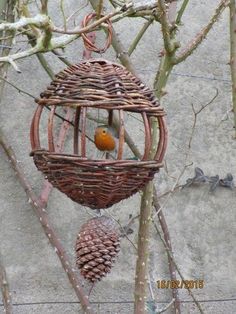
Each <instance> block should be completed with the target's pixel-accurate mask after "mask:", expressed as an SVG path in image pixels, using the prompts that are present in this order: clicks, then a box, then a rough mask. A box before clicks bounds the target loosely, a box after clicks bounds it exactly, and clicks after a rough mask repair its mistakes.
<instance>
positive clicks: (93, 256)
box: [76, 216, 120, 282]
mask: <svg viewBox="0 0 236 314" xmlns="http://www.w3.org/2000/svg"><path fill="white" fill-rule="evenodd" d="M119 246H120V233H119V230H118V228H117V227H116V224H115V222H114V221H113V220H112V219H111V218H109V217H106V216H101V217H97V218H92V219H90V220H89V221H87V222H86V223H85V224H84V225H83V226H82V228H81V230H80V233H79V234H78V237H77V241H76V256H77V258H76V264H77V266H78V268H79V269H80V273H81V275H82V276H83V277H84V278H85V279H87V280H89V281H91V282H95V281H97V280H101V278H102V277H104V276H105V275H106V274H107V273H108V272H110V270H111V267H112V264H113V262H114V260H115V258H116V255H117V253H118V252H119Z"/></svg>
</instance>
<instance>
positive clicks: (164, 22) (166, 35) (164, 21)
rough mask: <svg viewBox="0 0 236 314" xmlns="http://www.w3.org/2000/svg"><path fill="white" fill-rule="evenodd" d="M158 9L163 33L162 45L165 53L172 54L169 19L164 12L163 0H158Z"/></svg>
mask: <svg viewBox="0 0 236 314" xmlns="http://www.w3.org/2000/svg"><path fill="white" fill-rule="evenodd" d="M158 5H159V10H160V23H161V28H162V33H163V41H164V47H165V51H166V53H167V54H172V53H173V51H174V45H173V43H172V41H171V29H170V24H169V19H168V16H167V12H166V4H165V1H164V0H158Z"/></svg>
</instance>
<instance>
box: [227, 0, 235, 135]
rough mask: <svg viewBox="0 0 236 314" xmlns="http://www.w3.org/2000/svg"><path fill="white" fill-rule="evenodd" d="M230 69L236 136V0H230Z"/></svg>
mask: <svg viewBox="0 0 236 314" xmlns="http://www.w3.org/2000/svg"><path fill="white" fill-rule="evenodd" d="M229 9H230V10H229V14H230V20H229V24H230V70H231V80H232V101H233V112H234V128H235V138H236V4H235V0H230V5H229Z"/></svg>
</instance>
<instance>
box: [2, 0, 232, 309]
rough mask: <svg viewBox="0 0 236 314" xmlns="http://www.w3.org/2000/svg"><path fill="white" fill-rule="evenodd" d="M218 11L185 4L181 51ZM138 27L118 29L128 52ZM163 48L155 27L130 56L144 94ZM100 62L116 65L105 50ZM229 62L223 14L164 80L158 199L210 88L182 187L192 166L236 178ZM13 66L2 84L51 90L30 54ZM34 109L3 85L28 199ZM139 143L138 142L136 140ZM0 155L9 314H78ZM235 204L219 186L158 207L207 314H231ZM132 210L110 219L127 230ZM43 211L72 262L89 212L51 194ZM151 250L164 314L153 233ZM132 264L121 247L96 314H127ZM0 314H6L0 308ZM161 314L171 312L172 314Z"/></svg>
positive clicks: (160, 261)
mask: <svg viewBox="0 0 236 314" xmlns="http://www.w3.org/2000/svg"><path fill="white" fill-rule="evenodd" d="M49 3H50V14H51V15H52V16H53V18H54V21H55V23H56V21H57V23H56V24H57V25H60V23H61V21H62V19H61V15H60V11H59V4H58V3H59V2H58V1H49ZM216 4H217V1H216V0H208V1H207V2H206V1H190V4H189V7H188V9H187V11H186V14H185V16H184V19H183V21H184V25H183V27H182V28H181V32H180V33H179V37H180V39H181V41H182V42H183V43H187V42H188V41H189V40H190V39H191V38H192V37H193V35H194V34H196V33H197V32H198V31H199V30H200V29H201V27H202V26H203V25H205V24H206V22H207V21H208V19H209V17H210V16H211V14H212V12H213V10H214V7H215V6H216ZM65 5H66V14H67V15H69V14H70V13H71V12H73V11H74V10H75V9H76V8H77V7H79V6H80V5H81V3H78V2H77V1H69V0H68V1H65ZM90 11H91V8H90V7H89V5H88V6H87V7H86V8H85V9H83V10H82V11H81V14H80V15H79V17H78V19H79V20H81V19H82V17H83V16H84V14H85V12H90ZM141 25H142V20H141V19H125V20H123V21H122V22H119V23H117V24H115V29H116V30H117V32H118V34H119V36H120V39H121V41H122V42H123V43H124V45H125V46H126V48H127V47H128V46H129V44H130V43H131V42H132V38H133V37H134V35H135V34H136V32H137V30H138V28H139V27H141ZM103 38H104V37H103V35H102V34H98V42H99V41H101V42H102V40H103ZM18 45H19V46H20V47H22V49H23V48H24V47H25V44H24V43H19V44H18ZM161 49H162V40H161V35H160V32H159V26H158V25H156V24H155V25H152V26H151V27H150V28H149V30H148V31H147V33H146V34H145V36H144V37H143V39H142V41H141V43H140V45H139V46H138V48H137V49H136V50H135V52H134V54H133V55H132V60H133V62H134V64H135V66H136V68H137V72H138V73H139V75H140V77H141V78H142V80H143V81H144V82H145V83H146V84H147V85H149V86H150V87H152V82H153V79H154V76H155V73H156V70H157V67H158V62H159V58H158V53H159V52H160V51H161ZM82 51H83V46H82V42H81V40H78V41H75V42H74V43H73V44H71V45H69V46H68V49H67V50H66V54H67V56H68V58H69V60H70V61H73V62H78V61H79V60H80V59H81V57H82ZM104 57H105V58H107V59H109V60H111V61H116V56H115V53H114V52H113V51H112V49H110V50H109V51H108V52H107V53H106V54H105V55H104ZM46 58H47V60H48V61H49V62H50V64H51V65H52V67H53V69H54V71H55V72H57V71H59V70H60V69H63V68H64V65H63V64H62V63H60V62H59V61H57V60H56V59H55V57H53V56H52V55H51V54H50V53H47V54H46ZM228 62H229V37H228V11H227V10H226V12H225V13H224V14H223V16H222V18H221V19H220V20H219V22H218V23H217V24H216V25H215V26H214V28H213V30H212V31H211V32H210V34H209V36H208V37H207V39H206V40H204V42H203V44H202V45H201V47H200V48H199V49H197V51H196V52H195V53H194V55H192V56H191V57H189V59H188V60H187V61H186V62H184V63H183V64H181V65H178V66H177V67H176V68H175V70H174V71H173V73H172V75H171V77H170V80H169V83H168V86H167V92H168V93H167V95H166V96H165V97H164V98H163V101H162V105H163V107H164V108H165V110H166V111H167V120H168V128H169V144H168V151H167V155H166V164H167V168H168V173H167V172H166V171H165V170H164V169H162V170H161V172H160V174H159V175H157V176H156V177H155V185H156V188H157V190H158V192H159V193H160V194H162V193H163V192H165V191H167V190H168V189H170V188H171V187H172V186H173V184H174V183H175V181H176V179H173V178H172V177H175V178H177V177H178V176H179V174H180V172H181V171H182V168H183V166H184V159H185V154H186V151H187V145H188V141H189V137H190V134H191V127H192V123H193V112H192V109H191V104H194V106H195V107H196V108H200V107H201V105H204V104H206V103H207V102H208V101H209V100H210V99H211V98H212V97H213V96H214V94H215V89H216V88H217V89H218V92H219V95H218V97H217V98H216V99H215V101H214V102H213V103H212V104H211V105H209V106H208V107H207V108H206V109H205V110H204V111H203V112H202V113H201V114H200V115H199V116H198V121H197V125H196V129H195V133H194V137H193V142H192V148H191V152H190V156H189V160H188V162H189V163H191V162H192V166H190V167H188V168H187V170H186V172H185V174H184V176H183V178H181V183H184V182H185V180H186V179H187V178H189V177H192V176H193V174H194V168H195V167H196V166H198V167H200V168H202V169H203V170H204V172H205V173H206V174H207V175H209V176H213V175H216V174H219V176H220V177H225V175H226V174H227V173H228V172H231V173H232V174H233V175H234V176H235V175H236V158H235V157H236V141H235V139H234V138H233V134H234V132H233V114H232V113H231V112H229V114H228V118H227V117H226V113H227V112H228V111H229V110H230V108H231V94H230V89H231V85H230V71H229V66H228V65H227V63H228ZM19 66H20V68H21V70H22V73H21V74H17V73H16V72H14V70H11V71H10V75H9V80H10V81H11V82H14V84H16V85H17V86H19V87H20V88H22V89H24V90H26V91H29V92H30V93H32V94H33V95H36V96H37V95H38V94H39V93H40V92H41V91H42V90H44V88H45V87H46V86H47V84H48V83H49V82H50V80H49V78H48V76H47V74H45V72H44V70H43V69H42V68H41V67H40V65H39V63H38V61H37V58H36V57H35V56H32V57H30V58H28V59H27V60H22V61H20V62H19ZM34 109H35V104H34V103H33V102H32V99H30V98H29V97H27V96H24V95H21V94H19V93H18V92H17V91H16V90H15V89H13V88H12V87H10V86H6V88H5V93H4V99H3V100H2V104H1V107H0V114H1V122H0V123H1V127H3V129H4V131H5V133H6V134H7V135H8V138H9V141H10V143H11V145H12V146H13V147H14V149H15V151H16V153H17V156H18V159H19V162H20V164H21V165H22V167H23V168H24V171H25V174H26V176H27V178H28V179H29V180H30V182H31V183H32V185H33V187H34V190H35V192H36V193H39V192H40V189H41V187H42V182H43V177H42V175H41V174H40V173H39V172H38V171H37V170H36V167H35V166H34V164H33V161H32V159H31V158H30V157H29V152H30V143H29V126H30V122H31V118H32V115H33V112H34ZM136 140H137V141H139V140H140V138H137V139H136ZM140 141H141V140H140ZM0 156H1V158H0V221H1V227H0V239H1V240H0V251H1V253H2V254H3V256H4V263H5V266H6V270H7V274H8V277H9V281H10V287H11V291H12V297H13V302H14V303H16V304H18V305H17V306H15V307H14V313H16V314H28V313H40V314H41V313H45V314H49V313H53V314H54V313H58V314H64V313H68V314H72V313H78V311H80V310H79V309H80V306H79V305H78V304H74V303H73V302H76V301H77V299H76V297H75V294H74V291H73V290H72V288H71V286H70V284H69V282H68V280H67V278H66V275H65V274H64V272H63V271H62V268H61V266H60V263H59V261H58V259H57V256H56V254H55V253H54V251H53V249H52V248H51V247H50V245H49V243H48V241H47V239H46V237H45V236H44V234H43V232H42V228H41V226H40V224H39V222H38V220H37V218H36V216H35V214H34V212H33V211H32V209H31V207H30V205H29V204H28V200H27V199H26V197H25V194H24V191H23V190H22V188H21V186H20V185H19V183H18V181H17V180H16V177H15V174H14V172H13V170H12V169H11V167H10V165H9V162H8V160H7V158H6V156H5V155H4V153H3V150H2V149H1V148H0ZM235 200H236V199H235V190H234V191H230V190H228V189H224V188H218V189H217V190H216V191H215V192H214V193H210V192H209V186H199V187H189V188H186V189H184V190H181V191H178V192H176V193H173V194H172V195H171V196H170V197H168V198H162V199H161V204H163V210H164V214H165V217H166V220H167V223H168V226H169V229H170V234H171V238H172V244H173V250H174V254H175V258H176V261H177V263H178V265H179V267H180V269H181V271H182V273H183V275H184V276H185V277H186V278H187V279H204V281H205V286H204V289H202V290H200V289H198V290H197V289H196V290H193V292H194V294H195V296H196V297H197V298H198V299H199V300H203V302H202V303H201V305H202V307H203V309H204V311H205V313H209V314H211V313H217V314H220V313H224V314H234V313H235V312H236V288H235V287H236V275H235V260H236V250H235V236H236V226H235V215H236V214H235V209H236V208H235ZM139 202H140V196H139V195H138V194H137V195H135V196H134V197H132V198H130V199H128V200H125V201H122V202H120V203H119V204H117V205H115V206H113V207H112V208H110V209H109V210H108V212H109V213H110V214H111V215H112V216H113V217H115V218H116V219H119V220H120V222H121V223H125V222H126V221H127V219H128V216H129V214H133V215H136V214H137V213H138V211H139ZM48 212H49V216H50V219H51V221H52V222H53V225H54V226H55V228H56V230H57V232H58V234H59V236H60V239H61V241H62V242H63V245H64V246H65V247H66V249H67V251H68V253H69V255H70V257H71V259H72V260H74V251H73V247H74V243H75V238H76V235H77V233H78V231H79V228H80V226H81V225H82V224H83V223H84V222H85V221H86V220H87V219H89V218H90V217H91V215H94V212H93V211H91V210H89V209H87V208H84V207H82V206H80V205H78V204H76V203H73V202H72V201H71V200H70V199H68V198H67V197H66V196H65V195H63V194H62V193H60V192H59V191H57V190H53V193H52V195H51V197H50V201H49V205H48ZM132 228H133V229H134V233H133V234H132V235H130V236H129V237H130V239H131V240H132V241H133V242H136V241H137V230H138V229H137V228H138V225H137V223H135V224H134V225H133V227H132ZM150 246H151V254H150V277H151V281H152V287H153V291H154V296H155V299H156V300H157V301H158V302H160V303H159V304H158V306H159V307H160V308H161V307H162V306H163V305H165V304H166V302H169V301H170V300H171V292H170V290H158V289H156V285H155V282H156V281H157V280H159V279H168V275H169V274H168V265H167V258H166V253H165V251H164V249H163V245H162V243H161V242H160V239H159V237H158V236H157V234H156V233H155V231H154V229H152V232H151V244H150ZM135 261H136V255H135V251H134V249H133V247H132V245H131V244H130V242H129V241H128V240H127V239H123V241H122V249H121V252H120V254H119V258H118V261H117V263H116V264H115V266H114V268H113V270H112V272H111V274H110V275H109V276H107V277H106V278H105V279H104V280H103V281H102V282H100V283H98V284H97V286H96V288H95V289H94V290H93V292H92V294H91V300H92V301H93V302H95V305H94V306H95V309H96V312H97V313H122V314H125V313H132V308H133V304H132V301H133V286H134V268H135ZM179 293H180V297H181V300H183V305H182V313H184V314H185V313H191V314H192V313H199V311H198V310H197V309H196V306H195V305H194V304H193V303H192V299H191V298H190V297H189V295H188V293H187V291H185V290H184V289H181V290H179ZM51 302H52V303H51ZM57 302H58V303H57ZM60 302H63V303H60ZM99 302H102V303H99ZM103 302H104V303H103ZM29 303H32V304H29ZM80 312H81V311H80ZM0 313H3V307H2V305H1V304H0ZM167 313H171V309H170V310H169V311H168V312H167Z"/></svg>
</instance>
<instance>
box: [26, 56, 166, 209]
mask: <svg viewBox="0 0 236 314" xmlns="http://www.w3.org/2000/svg"><path fill="white" fill-rule="evenodd" d="M36 102H37V103H38V107H37V109H36V112H35V114H34V117H33V120H32V124H31V132H30V135H31V146H32V152H31V155H32V156H33V158H34V162H35V164H36V166H37V168H38V169H39V170H40V171H42V172H43V174H44V175H45V176H46V178H47V179H48V180H49V181H50V182H51V183H52V185H53V186H54V187H56V188H58V189H59V190H60V191H61V192H63V193H65V194H66V195H67V196H68V197H70V198H71V199H72V200H73V201H75V202H77V203H79V204H82V205H85V206H88V207H90V208H92V209H98V208H107V207H110V206H112V205H113V204H115V203H117V202H119V201H121V200H123V199H125V198H127V197H129V196H131V195H133V194H134V193H136V192H137V191H139V190H140V189H142V188H143V187H144V186H145V185H146V183H147V182H148V181H150V180H152V179H153V177H154V174H155V173H156V172H158V170H159V168H160V167H161V166H162V160H163V157H164V153H165V150H166V142H167V130H166V125H165V119H164V115H165V113H164V111H163V109H162V108H160V106H159V104H158V102H157V100H156V99H155V97H154V95H153V93H152V92H151V91H150V89H149V88H147V87H146V86H145V85H144V84H143V83H142V82H141V81H140V80H139V79H138V78H136V77H135V76H133V75H132V74H131V73H130V72H128V71H127V70H126V69H125V68H124V67H122V66H121V65H118V64H115V63H111V62H108V61H105V60H102V59H97V60H88V61H82V62H81V63H79V64H77V65H73V66H70V67H68V68H66V69H65V70H63V71H61V72H60V73H59V74H57V75H56V77H55V79H54V80H53V81H52V82H51V84H50V86H49V87H48V88H47V89H46V91H45V92H43V93H42V94H41V95H40V98H39V99H36ZM45 106H47V107H50V109H51V111H50V112H49V119H48V128H47V130H48V148H47V149H43V148H42V147H41V144H40V135H39V134H40V132H39V126H40V122H41V120H42V112H43V110H45ZM58 106H63V107H67V106H70V107H72V108H74V111H75V114H74V120H73V124H72V127H73V152H71V154H65V153H57V152H56V151H55V147H54V137H53V128H54V118H55V115H56V110H57V109H58ZM88 108H97V109H102V110H104V111H107V112H108V117H109V118H108V122H109V125H112V124H113V120H114V118H113V116H114V115H113V111H114V110H116V111H117V112H119V128H118V129H119V144H118V151H117V155H116V159H107V158H108V155H107V156H106V159H99V160H92V159H90V158H88V157H87V154H86V141H87V139H86V132H85V130H86V127H85V126H86V114H87V110H88ZM127 111H128V112H135V113H139V114H140V117H141V118H142V121H143V124H144V130H145V135H144V141H145V148H144V152H143V156H142V158H141V159H140V160H125V159H124V158H123V147H124V142H125V136H124V134H125V125H124V115H125V113H126V112H127ZM151 117H157V119H158V123H159V142H158V145H157V151H156V154H155V156H154V158H153V159H152V160H149V152H150V147H151V144H152V136H151V128H150V118H151ZM79 147H80V151H79Z"/></svg>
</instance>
